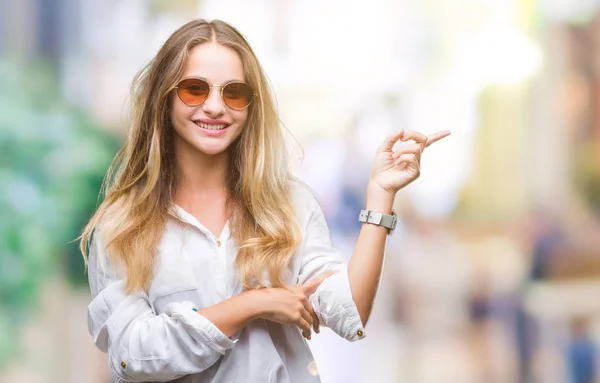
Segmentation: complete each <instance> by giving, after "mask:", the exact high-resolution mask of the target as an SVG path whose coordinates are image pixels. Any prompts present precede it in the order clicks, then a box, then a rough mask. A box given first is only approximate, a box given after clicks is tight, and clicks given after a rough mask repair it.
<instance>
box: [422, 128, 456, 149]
mask: <svg viewBox="0 0 600 383" xmlns="http://www.w3.org/2000/svg"><path fill="white" fill-rule="evenodd" d="M449 135H450V131H449V130H440V131H439V132H435V133H433V134H432V135H430V136H427V145H426V146H425V147H428V146H429V145H431V144H433V143H434V142H437V141H439V140H441V139H442V138H444V137H448V136H449Z"/></svg>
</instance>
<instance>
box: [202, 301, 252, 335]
mask: <svg viewBox="0 0 600 383" xmlns="http://www.w3.org/2000/svg"><path fill="white" fill-rule="evenodd" d="M257 293H258V290H250V291H246V292H243V293H241V294H239V295H236V296H234V297H231V298H229V299H226V300H224V301H222V302H219V303H217V304H215V305H212V306H209V307H205V308H203V309H201V310H198V313H199V314H201V315H202V316H204V317H205V318H206V319H208V320H210V321H211V322H212V323H214V325H215V326H217V327H218V328H219V330H221V332H223V334H225V335H226V336H228V337H230V336H232V335H233V334H235V333H236V332H237V331H238V330H240V329H242V328H244V327H246V325H248V323H250V322H251V321H253V320H254V319H256V318H258V317H259V315H260V314H261V307H260V304H259V302H258V299H257Z"/></svg>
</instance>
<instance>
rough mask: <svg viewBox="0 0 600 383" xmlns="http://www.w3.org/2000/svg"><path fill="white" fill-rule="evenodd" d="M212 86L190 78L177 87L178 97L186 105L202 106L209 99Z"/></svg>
mask: <svg viewBox="0 0 600 383" xmlns="http://www.w3.org/2000/svg"><path fill="white" fill-rule="evenodd" d="M209 92H210V86H209V85H208V83H207V82H206V81H204V80H200V79H196V78H188V79H186V80H181V81H180V82H179V85H177V95H178V96H179V99H181V101H183V103H184V104H186V105H193V106H196V105H200V104H202V103H203V102H204V101H206V99H207V98H208V93H209Z"/></svg>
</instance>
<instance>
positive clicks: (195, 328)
mask: <svg viewBox="0 0 600 383" xmlns="http://www.w3.org/2000/svg"><path fill="white" fill-rule="evenodd" d="M165 313H166V314H167V315H168V316H170V317H171V318H173V319H178V320H180V321H181V323H183V325H184V326H186V327H188V329H190V330H191V331H192V332H193V334H192V335H194V334H196V335H197V336H198V337H200V340H201V341H204V342H207V343H208V344H209V345H211V346H212V347H213V348H214V349H215V350H216V351H218V352H219V353H221V354H225V351H227V350H229V349H231V348H233V346H235V344H236V343H237V340H231V339H229V337H227V335H225V334H223V332H222V331H221V330H219V328H218V327H217V326H215V324H214V323H212V322H211V321H209V320H208V319H207V318H206V317H204V316H202V315H200V314H199V313H197V312H196V311H194V304H193V303H192V302H188V301H184V302H181V303H179V302H172V303H169V304H168V305H167V307H166V308H165Z"/></svg>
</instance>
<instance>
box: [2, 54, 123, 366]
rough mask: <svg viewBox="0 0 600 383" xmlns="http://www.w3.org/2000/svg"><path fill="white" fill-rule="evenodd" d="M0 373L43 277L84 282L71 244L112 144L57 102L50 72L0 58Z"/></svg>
mask: <svg viewBox="0 0 600 383" xmlns="http://www.w3.org/2000/svg"><path fill="white" fill-rule="evenodd" d="M0 84H1V85H2V86H0V185H1V188H0V367H2V365H3V364H5V363H6V362H7V361H8V359H9V358H10V357H11V356H14V355H15V354H16V353H17V352H18V350H17V345H18V343H17V338H18V328H19V326H20V324H21V323H22V322H23V320H24V318H25V314H26V313H27V312H29V311H34V310H35V302H36V296H37V293H38V291H39V289H40V286H41V284H42V282H43V280H44V278H46V277H48V276H51V275H53V274H54V275H56V273H63V272H65V270H66V273H67V275H69V276H70V280H71V281H72V282H73V283H75V284H77V283H79V284H81V283H83V282H84V281H85V278H86V277H85V274H84V264H83V260H82V257H81V253H80V252H79V251H78V244H77V243H76V242H73V240H74V239H75V238H77V237H78V236H79V233H80V231H81V228H82V226H83V225H84V224H85V222H86V220H87V219H88V218H89V216H90V215H91V213H92V212H93V211H94V209H95V208H96V206H97V202H98V192H99V190H100V187H101V183H102V179H103V176H104V173H105V171H106V169H107V167H108V165H109V163H110V161H111V159H112V158H113V156H114V155H115V153H116V151H117V150H118V139H117V138H116V137H112V136H111V135H109V134H108V133H106V132H105V131H103V130H101V129H99V128H98V126H96V125H95V124H94V123H93V122H92V121H91V120H90V118H89V117H87V116H86V115H85V113H83V112H82V111H80V110H78V109H76V108H74V107H72V106H70V105H68V104H67V103H66V102H65V101H64V99H63V98H61V97H60V94H61V93H60V89H59V86H58V84H57V82H56V79H55V76H54V75H53V71H52V70H51V69H50V68H49V67H47V66H44V65H42V64H39V63H38V64H29V63H24V62H19V61H15V60H8V59H2V58H0Z"/></svg>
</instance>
